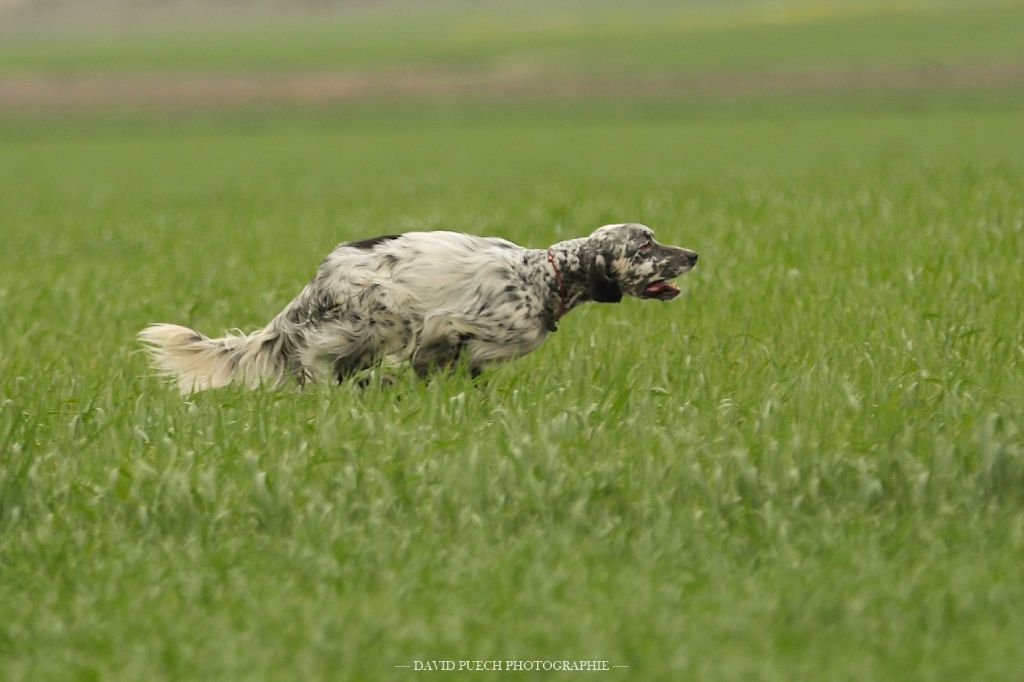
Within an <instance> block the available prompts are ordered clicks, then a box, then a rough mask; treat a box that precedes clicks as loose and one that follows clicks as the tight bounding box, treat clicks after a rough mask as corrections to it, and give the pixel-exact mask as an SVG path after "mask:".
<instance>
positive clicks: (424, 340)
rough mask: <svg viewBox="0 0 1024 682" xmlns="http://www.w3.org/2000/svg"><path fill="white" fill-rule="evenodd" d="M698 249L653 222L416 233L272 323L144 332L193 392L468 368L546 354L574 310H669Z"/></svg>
mask: <svg viewBox="0 0 1024 682" xmlns="http://www.w3.org/2000/svg"><path fill="white" fill-rule="evenodd" d="M696 262H697V254H696V253H694V252H693V251H689V250H687V249H684V248H680V247H677V246H665V245H662V244H659V243H658V242H656V241H654V232H653V231H652V230H651V229H650V228H649V227H647V226H645V225H639V224H636V223H625V224H618V225H605V226H604V227H601V228H599V229H597V230H596V231H595V232H594V233H593V234H591V235H590V236H589V237H583V238H580V239H570V240H567V241H563V242H558V243H557V244H554V245H553V246H551V247H549V248H547V249H528V248H524V247H521V246H518V245H516V244H513V243H512V242H510V241H506V240H504V239H496V238H492V237H474V236H472V235H468V234H462V233H458V232H407V233H405V234H396V235H386V236H383V237H375V238H373V239H365V240H362V241H354V242H347V243H345V244H341V245H340V246H338V247H337V248H335V249H334V251H332V252H331V253H330V254H329V255H328V256H327V257H326V258H325V259H324V260H323V262H321V263H320V267H319V268H318V269H317V272H316V276H315V277H314V278H313V280H312V281H311V282H310V283H309V284H307V285H306V287H305V288H304V289H303V290H302V292H301V293H300V294H299V295H298V296H297V297H295V299H294V300H293V301H292V302H291V303H289V304H288V305H287V306H286V307H285V309H284V310H282V311H281V312H280V313H279V314H278V315H277V317H275V318H274V319H273V320H271V321H270V323H269V324H268V325H267V326H266V327H264V328H263V329H260V330H258V331H256V332H253V333H252V334H240V333H239V334H231V335H228V336H224V337H222V338H219V339H211V338H207V337H205V336H203V335H202V334H199V333H197V332H195V331H193V330H191V329H187V328H185V327H181V326H178V325H173V324H154V325H150V326H148V327H146V328H145V329H143V330H142V331H141V332H140V333H139V338H140V340H141V341H143V342H144V343H145V344H146V345H147V347H148V349H149V351H150V353H151V355H152V359H153V362H154V364H155V365H156V367H157V369H158V370H159V371H160V372H161V373H162V374H163V375H166V376H169V377H173V378H174V379H176V381H177V383H178V388H179V389H180V390H181V392H182V393H190V392H193V391H202V390H205V389H209V388H216V387H219V386H224V385H226V384H229V383H231V382H240V383H242V384H245V385H247V386H256V385H257V384H260V383H263V382H270V383H274V384H278V383H280V382H282V381H283V380H285V379H286V378H287V377H294V378H295V379H297V380H298V382H299V384H300V385H301V384H304V383H306V382H308V381H315V380H324V379H335V380H337V381H343V380H345V379H346V378H348V377H351V376H352V375H354V374H356V373H358V372H360V371H362V370H364V369H368V368H370V367H372V366H374V365H376V364H378V363H380V362H382V361H384V360H399V361H407V362H409V363H410V364H411V365H412V367H413V368H414V369H415V371H416V372H417V373H418V374H419V375H421V376H424V375H426V374H428V373H429V372H431V371H433V370H436V369H443V368H450V367H453V366H455V365H456V364H457V363H458V362H460V361H465V362H466V363H467V364H468V367H469V370H470V371H471V372H472V373H473V374H474V375H476V374H478V373H479V372H480V371H481V369H482V368H484V367H485V366H487V365H489V364H492V363H496V362H500V361H503V360H510V359H512V358H516V357H519V356H521V355H525V354H526V353H529V352H530V351H532V350H534V349H535V348H537V347H538V346H540V344H541V343H542V342H543V341H544V339H545V338H546V337H547V335H548V334H549V333H550V332H553V331H556V329H557V326H556V325H557V324H558V321H559V320H560V319H561V318H562V317H563V316H564V315H565V314H566V313H567V312H569V311H570V310H572V309H573V308H575V307H576V306H578V305H580V304H581V303H586V302H587V301H597V302H598V303H618V302H619V301H620V300H622V295H623V294H627V295H629V296H635V297H638V298H651V299H658V300H661V301H668V300H671V299H673V298H675V297H676V296H677V295H678V294H679V289H678V288H676V287H675V286H674V285H672V284H670V283H669V281H668V280H670V279H673V278H675V277H678V276H679V275H681V274H683V273H684V272H687V271H689V270H690V269H691V268H693V266H694V264H695V263H696Z"/></svg>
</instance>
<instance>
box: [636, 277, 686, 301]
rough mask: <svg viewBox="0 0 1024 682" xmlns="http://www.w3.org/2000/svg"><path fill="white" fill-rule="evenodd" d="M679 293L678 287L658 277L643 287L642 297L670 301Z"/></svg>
mask: <svg viewBox="0 0 1024 682" xmlns="http://www.w3.org/2000/svg"><path fill="white" fill-rule="evenodd" d="M678 295H679V288H678V287H676V286H675V285H674V284H672V283H671V282H667V281H666V280H663V279H659V280H658V281H657V282H651V283H650V284H648V285H647V286H645V287H644V298H656V299H658V300H659V301H671V300H672V299H673V298H675V297H676V296H678Z"/></svg>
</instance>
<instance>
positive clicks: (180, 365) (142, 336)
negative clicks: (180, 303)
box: [139, 324, 286, 394]
mask: <svg viewBox="0 0 1024 682" xmlns="http://www.w3.org/2000/svg"><path fill="white" fill-rule="evenodd" d="M139 340H140V341H142V343H144V344H146V346H147V348H146V350H147V351H148V352H149V355H150V357H151V358H152V361H153V364H154V365H155V366H156V368H157V370H159V372H160V373H161V374H162V375H164V376H167V377H171V378H173V379H174V380H175V381H177V382H178V389H179V390H180V391H181V392H182V394H187V393H193V392H196V391H205V390H207V389H210V388H218V387H220V386H226V385H228V384H230V383H232V382H239V383H242V384H244V385H246V386H248V387H250V388H251V387H255V386H257V385H259V384H261V383H267V382H270V383H275V384H276V383H279V382H280V381H281V380H282V379H283V378H284V374H285V367H286V358H285V356H284V352H283V348H282V344H281V343H280V338H279V334H277V333H276V332H274V331H273V330H272V329H271V328H269V327H268V328H266V329H262V330H260V331H257V332H254V333H252V334H248V335H246V334H229V335H228V336H224V337H222V338H219V339H210V338H207V337H205V336H203V335H202V334H200V333H199V332H196V331H193V330H191V329H189V328H187V327H182V326H179V325H176V324H151V325H150V326H148V327H146V328H145V329H143V330H142V331H141V332H139Z"/></svg>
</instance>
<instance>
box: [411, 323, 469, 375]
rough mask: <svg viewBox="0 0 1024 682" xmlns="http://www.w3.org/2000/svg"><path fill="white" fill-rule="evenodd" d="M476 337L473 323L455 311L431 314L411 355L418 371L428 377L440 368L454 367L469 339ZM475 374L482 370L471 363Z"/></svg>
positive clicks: (414, 366) (413, 365) (418, 373)
mask: <svg viewBox="0 0 1024 682" xmlns="http://www.w3.org/2000/svg"><path fill="white" fill-rule="evenodd" d="M472 338H473V332H472V327H471V325H469V324H468V323H467V322H466V321H465V320H462V319H460V318H459V316H456V315H441V314H437V315H431V316H429V317H428V318H427V319H426V321H425V322H424V324H423V332H422V333H421V334H420V338H419V343H418V344H417V347H416V350H415V352H414V353H413V356H412V367H413V369H414V370H415V371H416V374H417V375H418V376H420V377H425V376H427V375H429V374H430V373H431V372H433V371H436V370H439V369H448V370H450V369H454V368H455V366H456V365H457V364H458V362H459V357H460V356H461V355H462V351H463V350H464V349H465V347H466V343H467V342H468V341H469V340H470V339H472ZM470 371H471V372H472V373H473V376H476V375H477V374H479V371H477V370H476V369H475V368H473V367H470Z"/></svg>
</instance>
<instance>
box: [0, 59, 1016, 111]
mask: <svg viewBox="0 0 1024 682" xmlns="http://www.w3.org/2000/svg"><path fill="white" fill-rule="evenodd" d="M1020 87H1024V62H1020V61H1012V62H1003V63H987V64H954V65H941V66H939V65H929V66H909V67H908V66H892V67H860V68H855V67H851V68H835V69H810V70H805V69H800V70H796V69H793V70H777V71H765V72H749V71H745V72H728V71H724V72H717V73H705V74H699V75H680V76H653V77H652V76H647V77H610V76H593V77H591V76H580V77H561V78H552V77H550V76H545V75H544V74H542V73H537V72H532V71H528V70H502V71H495V72H477V71H455V70H448V71H445V70H419V71H417V70H394V71H362V72H361V71H338V72H302V73H292V74H280V73H276V74H273V75H224V76H217V75H201V76H189V75H166V74H151V75H129V76H119V75H111V76H98V75H90V76H67V77H57V76H54V77H44V76H14V77H0V110H9V111H33V110H35V111H61V110H96V109H118V108H139V107H141V108H150V107H152V108H160V109H166V108H169V109H188V108H192V107H233V106H245V105H253V104H293V105H300V106H301V105H315V104H324V103H331V102H345V101H357V100H370V99H383V98H397V99H413V100H425V99H441V98H450V97H460V98H468V99H531V100H545V99H547V100H572V99H580V100H582V99H588V98H598V99H600V98H610V97H642V98H648V99H691V98H699V97H750V96H760V95H778V94H800V93H811V94H814V93H820V94H827V93H837V94H842V93H851V92H852V93H856V92H891V93H896V92H904V91H920V90H947V89H980V90H986V89H993V88H1012V89H1016V88H1020Z"/></svg>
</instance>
